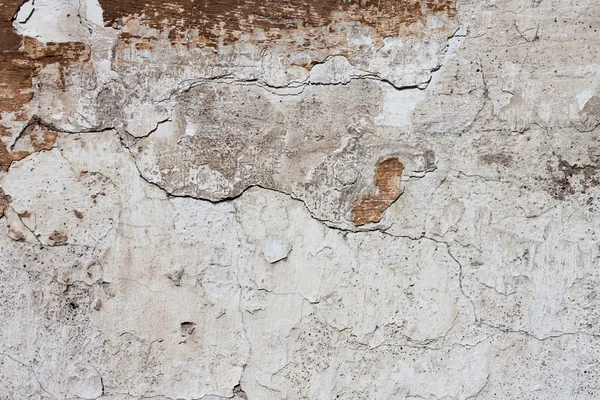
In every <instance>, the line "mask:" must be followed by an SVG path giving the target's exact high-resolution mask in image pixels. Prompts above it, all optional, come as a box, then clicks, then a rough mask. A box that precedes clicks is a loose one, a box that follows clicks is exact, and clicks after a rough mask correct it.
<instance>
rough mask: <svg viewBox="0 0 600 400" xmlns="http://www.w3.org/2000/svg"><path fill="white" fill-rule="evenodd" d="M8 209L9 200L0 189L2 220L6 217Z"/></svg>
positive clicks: (0, 216) (0, 214) (0, 213)
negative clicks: (5, 211) (5, 212)
mask: <svg viewBox="0 0 600 400" xmlns="http://www.w3.org/2000/svg"><path fill="white" fill-rule="evenodd" d="M6 207H8V198H7V196H6V194H4V190H2V188H0V218H2V217H3V216H4V210H6Z"/></svg>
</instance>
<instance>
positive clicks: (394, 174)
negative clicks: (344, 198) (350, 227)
mask: <svg viewBox="0 0 600 400" xmlns="http://www.w3.org/2000/svg"><path fill="white" fill-rule="evenodd" d="M403 170H404V165H403V164H402V163H401V162H400V161H399V160H398V158H397V157H392V158H388V159H386V160H384V161H382V162H380V163H379V164H378V165H377V172H376V175H375V186H377V187H378V188H379V193H378V194H376V195H370V194H366V195H364V196H363V197H362V198H361V199H360V200H359V201H358V202H357V203H356V204H355V205H354V207H352V219H353V221H354V225H356V226H359V225H363V224H366V223H368V222H379V221H381V218H382V216H383V213H384V211H385V210H387V208H388V207H389V206H390V205H391V204H392V203H393V202H394V201H396V199H397V198H398V197H399V196H400V176H402V171H403Z"/></svg>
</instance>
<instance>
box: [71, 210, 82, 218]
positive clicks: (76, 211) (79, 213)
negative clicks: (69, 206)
mask: <svg viewBox="0 0 600 400" xmlns="http://www.w3.org/2000/svg"><path fill="white" fill-rule="evenodd" d="M73 214H75V216H76V217H77V218H79V219H83V213H82V212H81V211H79V210H73Z"/></svg>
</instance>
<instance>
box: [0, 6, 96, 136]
mask: <svg viewBox="0 0 600 400" xmlns="http://www.w3.org/2000/svg"><path fill="white" fill-rule="evenodd" d="M21 3H22V0H3V1H1V2H0V111H5V112H17V111H19V110H20V109H21V107H22V106H23V105H25V104H27V103H28V102H29V101H30V100H31V98H32V96H33V91H32V90H31V85H32V80H33V78H34V77H35V76H36V75H37V74H38V72H39V71H40V69H42V68H43V67H44V66H46V65H49V64H53V63H58V65H59V67H60V68H59V70H60V73H61V81H60V82H58V86H59V88H61V89H64V76H65V74H66V69H67V67H68V65H69V64H70V63H72V62H74V61H76V60H77V61H87V60H89V48H88V47H87V46H85V45H84V44H83V43H76V42H68V43H48V44H45V45H44V44H42V43H40V42H38V41H37V40H35V39H33V38H23V37H21V36H19V35H18V34H17V33H16V32H15V30H14V28H13V25H12V18H13V15H14V14H15V12H16V11H17V10H18V7H19V6H20V5H21ZM17 119H20V120H26V119H28V117H27V115H25V114H24V113H21V114H20V115H17ZM0 136H10V133H9V132H8V130H7V128H6V126H3V125H2V117H1V116H0Z"/></svg>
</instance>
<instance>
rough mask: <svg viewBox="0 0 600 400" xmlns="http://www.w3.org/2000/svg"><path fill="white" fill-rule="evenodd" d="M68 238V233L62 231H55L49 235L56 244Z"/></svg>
mask: <svg viewBox="0 0 600 400" xmlns="http://www.w3.org/2000/svg"><path fill="white" fill-rule="evenodd" d="M67 238H68V237H67V234H66V233H64V232H61V231H54V232H52V233H51V234H50V235H49V236H48V239H50V240H51V241H52V245H54V246H56V245H60V244H64V243H66V242H67Z"/></svg>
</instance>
